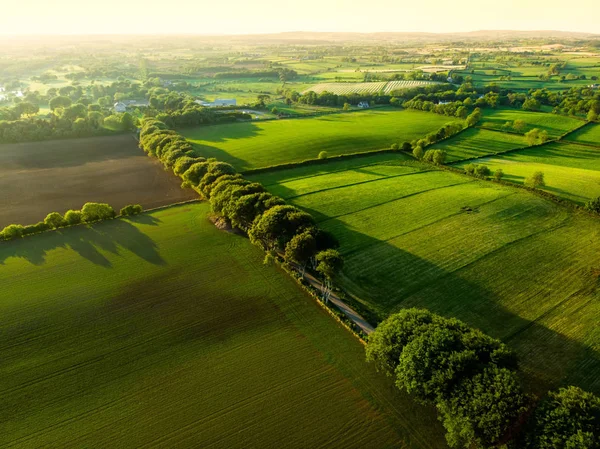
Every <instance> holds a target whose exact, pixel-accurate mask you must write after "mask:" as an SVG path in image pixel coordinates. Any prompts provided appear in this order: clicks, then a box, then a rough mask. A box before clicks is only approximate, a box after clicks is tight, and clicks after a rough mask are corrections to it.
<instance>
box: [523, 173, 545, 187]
mask: <svg viewBox="0 0 600 449" xmlns="http://www.w3.org/2000/svg"><path fill="white" fill-rule="evenodd" d="M525 185H526V186H527V187H531V188H532V189H539V188H540V187H545V186H546V182H545V181H544V173H543V172H541V171H536V172H534V173H533V174H532V175H531V176H530V177H528V178H525Z"/></svg>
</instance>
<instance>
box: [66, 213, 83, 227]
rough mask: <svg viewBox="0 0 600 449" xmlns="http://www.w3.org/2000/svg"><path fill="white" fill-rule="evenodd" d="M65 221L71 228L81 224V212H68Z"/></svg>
mask: <svg viewBox="0 0 600 449" xmlns="http://www.w3.org/2000/svg"><path fill="white" fill-rule="evenodd" d="M65 221H66V222H67V224H68V225H70V226H72V225H76V224H79V223H81V211H78V210H68V211H67V212H66V213H65Z"/></svg>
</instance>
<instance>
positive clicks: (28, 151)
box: [0, 135, 197, 228]
mask: <svg viewBox="0 0 600 449" xmlns="http://www.w3.org/2000/svg"><path fill="white" fill-rule="evenodd" d="M180 184H181V181H180V180H179V178H177V177H176V176H175V175H173V174H171V173H169V172H167V171H165V170H164V169H163V167H162V165H161V164H160V163H159V162H158V161H156V160H154V159H151V158H149V157H147V156H146V155H145V154H144V152H143V151H142V150H140V149H139V148H138V147H137V143H136V141H135V140H134V139H133V138H132V136H131V135H119V136H106V137H92V138H87V139H69V140H55V141H47V142H30V143H19V144H13V145H0V228H2V227H4V226H6V225H8V224H11V223H18V224H23V225H27V224H33V223H36V222H38V221H40V220H43V219H44V217H45V216H46V215H47V214H48V213H50V212H54V211H56V212H60V213H64V212H65V211H67V210H69V209H80V208H81V206H82V205H83V204H84V203H86V202H89V201H93V202H102V203H109V204H110V205H111V206H113V207H114V208H115V209H117V210H118V209H120V208H121V207H123V206H125V205H127V204H132V203H136V204H141V205H142V206H143V207H144V208H145V209H149V208H152V207H159V206H164V205H167V204H171V203H175V202H179V201H185V200H189V199H193V198H196V197H197V195H196V194H195V193H194V192H193V191H192V190H189V189H185V190H184V189H181V187H180Z"/></svg>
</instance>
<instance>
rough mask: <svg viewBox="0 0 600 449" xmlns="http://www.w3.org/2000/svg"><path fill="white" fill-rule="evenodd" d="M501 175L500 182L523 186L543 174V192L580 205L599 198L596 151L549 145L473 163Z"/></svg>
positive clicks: (571, 145) (598, 153) (599, 164)
mask: <svg viewBox="0 0 600 449" xmlns="http://www.w3.org/2000/svg"><path fill="white" fill-rule="evenodd" d="M475 162H476V163H480V164H483V165H487V166H488V167H490V169H491V170H492V171H495V170H497V169H499V168H501V169H502V171H504V178H503V179H504V180H506V181H511V182H515V183H518V184H523V183H524V182H525V179H526V178H528V177H530V176H531V175H532V174H533V173H534V172H536V171H541V172H542V173H544V180H545V183H546V186H545V187H543V190H545V191H547V192H550V193H553V194H554V195H557V196H559V197H561V198H564V199H568V200H571V201H574V202H576V203H578V204H583V203H585V202H586V201H588V200H590V199H592V198H596V197H598V196H600V148H594V147H590V146H587V145H585V146H584V145H577V144H575V143H570V142H569V143H562V142H561V143H549V144H546V145H543V146H541V147H535V148H529V149H526V150H523V151H518V152H514V153H510V154H505V155H502V156H497V157H494V156H491V157H485V158H481V159H478V160H476V161H475Z"/></svg>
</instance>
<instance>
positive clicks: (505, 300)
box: [255, 159, 600, 392]
mask: <svg viewBox="0 0 600 449" xmlns="http://www.w3.org/2000/svg"><path fill="white" fill-rule="evenodd" d="M354 161H355V164H357V166H356V167H350V166H348V165H346V166H344V167H340V166H336V164H334V163H330V164H327V165H323V166H320V167H317V166H315V167H314V169H315V175H309V174H306V176H305V177H304V178H302V177H301V176H300V173H298V172H297V171H295V170H282V171H280V172H279V173H278V175H279V176H278V177H277V173H268V174H265V175H264V177H265V178H267V179H266V181H265V182H266V184H268V185H269V189H270V190H272V191H274V192H277V193H278V194H280V195H283V196H284V197H286V198H288V201H290V202H291V203H293V204H296V205H298V206H300V207H302V208H304V209H306V210H307V211H309V212H311V213H313V214H314V215H315V217H317V219H318V220H319V222H320V226H321V227H323V228H324V229H326V230H328V231H330V232H332V233H334V234H335V235H336V236H337V237H338V239H339V240H340V242H341V251H342V253H343V254H344V256H345V265H344V268H343V273H342V276H341V277H340V279H339V280H338V281H339V283H340V284H341V285H342V286H343V287H344V288H345V290H347V291H348V292H349V293H350V294H351V295H353V297H354V300H355V301H356V303H357V304H359V305H362V307H366V308H367V309H369V310H370V311H372V312H373V313H374V314H375V315H377V316H378V317H379V318H380V319H382V318H384V317H386V316H387V315H388V314H389V313H392V312H394V311H396V310H398V309H400V308H403V307H411V306H420V307H426V308H428V309H431V310H433V311H434V312H437V313H441V314H443V315H445V316H450V317H457V318H460V319H462V320H465V321H466V322H468V323H469V324H471V325H473V326H476V327H478V328H480V329H482V330H484V331H485V332H488V333H490V334H491V335H493V336H495V337H499V338H502V339H504V340H505V341H507V342H508V343H509V344H510V345H511V346H512V347H514V348H515V349H516V350H517V352H518V353H519V355H520V356H521V359H522V363H523V365H524V370H525V373H527V378H528V380H529V381H530V383H531V385H532V388H534V389H536V391H540V390H543V389H544V388H546V387H553V386H556V385H557V384H561V383H573V384H576V385H581V386H582V387H585V388H588V389H590V390H592V391H596V392H598V391H600V345H599V342H600V329H599V328H598V326H597V320H598V316H600V301H599V300H600V294H599V293H598V291H597V290H596V289H597V276H596V275H594V274H593V273H594V272H595V271H594V270H596V269H598V268H600V265H598V258H597V254H598V252H599V251H600V227H599V226H598V222H597V221H596V220H594V219H590V218H588V217H586V216H580V215H578V214H576V213H573V212H570V211H568V210H567V209H564V208H562V207H559V206H557V205H555V204H553V203H552V202H549V201H546V200H543V199H541V198H539V197H537V196H535V195H531V194H529V193H527V192H526V191H522V190H519V189H513V188H510V187H504V186H499V185H497V184H493V183H489V182H483V181H476V180H473V179H472V178H468V177H466V176H461V175H456V174H453V173H449V172H443V171H413V172H410V171H409V170H408V169H407V170H405V171H398V172H396V173H393V174H392V173H390V170H392V169H393V167H390V166H389V162H386V161H380V162H379V163H376V164H375V165H369V166H368V167H360V160H358V159H355V160H354ZM324 168H328V169H329V170H330V171H332V172H334V176H331V175H329V174H327V173H326V172H325V171H324ZM342 170H346V171H345V172H344V171H342ZM356 171H360V172H367V171H368V172H369V173H372V174H374V175H375V174H377V173H379V178H370V179H367V180H365V181H363V182H362V183H357V182H356V173H355V172H356ZM344 173H345V174H346V182H345V184H344V182H343V177H344ZM261 178H263V177H262V176H260V175H259V176H256V177H255V179H258V180H261ZM329 178H331V179H332V181H331V183H330V184H329V185H328V183H327V180H328V179H329ZM311 186H314V188H312V187H311Z"/></svg>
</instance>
